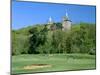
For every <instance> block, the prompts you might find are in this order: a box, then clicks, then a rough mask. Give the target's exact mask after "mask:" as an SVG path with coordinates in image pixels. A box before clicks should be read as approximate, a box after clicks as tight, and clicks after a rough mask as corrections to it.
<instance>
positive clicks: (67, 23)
mask: <svg viewBox="0 0 100 75" xmlns="http://www.w3.org/2000/svg"><path fill="white" fill-rule="evenodd" d="M70 29H71V20H69V18H68V14H67V13H66V16H64V17H63V21H62V30H63V31H66V30H70Z"/></svg>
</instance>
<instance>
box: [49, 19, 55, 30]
mask: <svg viewBox="0 0 100 75" xmlns="http://www.w3.org/2000/svg"><path fill="white" fill-rule="evenodd" d="M48 29H49V30H56V25H55V24H54V22H53V20H52V18H51V17H49V21H48Z"/></svg>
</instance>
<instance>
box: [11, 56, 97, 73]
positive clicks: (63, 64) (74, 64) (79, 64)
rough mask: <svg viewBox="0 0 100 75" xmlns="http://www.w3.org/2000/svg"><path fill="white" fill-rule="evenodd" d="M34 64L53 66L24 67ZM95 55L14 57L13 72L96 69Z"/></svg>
mask: <svg viewBox="0 0 100 75" xmlns="http://www.w3.org/2000/svg"><path fill="white" fill-rule="evenodd" d="M32 64H48V65H51V66H52V67H44V68H36V69H24V68H23V67H25V66H28V65H32ZM95 64H96V63H95V55H88V54H49V55H48V54H31V55H17V56H13V57H12V73H13V74H18V73H35V72H50V71H68V70H85V69H95V68H96V66H95Z"/></svg>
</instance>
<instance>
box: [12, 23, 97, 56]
mask: <svg viewBox="0 0 100 75" xmlns="http://www.w3.org/2000/svg"><path fill="white" fill-rule="evenodd" d="M55 25H56V26H57V29H56V30H53V31H52V30H49V29H48V25H46V24H43V25H39V24H38V25H33V26H29V27H26V28H22V29H18V30H12V55H18V54H53V53H88V54H91V55H92V54H95V52H96V51H95V50H96V28H95V24H89V23H80V24H75V25H74V24H73V25H72V28H71V30H70V31H62V30H61V28H62V26H61V23H55Z"/></svg>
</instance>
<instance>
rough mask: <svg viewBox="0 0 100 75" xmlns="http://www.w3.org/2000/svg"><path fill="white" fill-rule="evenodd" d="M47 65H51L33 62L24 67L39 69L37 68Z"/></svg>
mask: <svg viewBox="0 0 100 75" xmlns="http://www.w3.org/2000/svg"><path fill="white" fill-rule="evenodd" d="M45 67H51V65H49V64H32V65H28V66H25V67H24V69H37V68H45Z"/></svg>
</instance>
